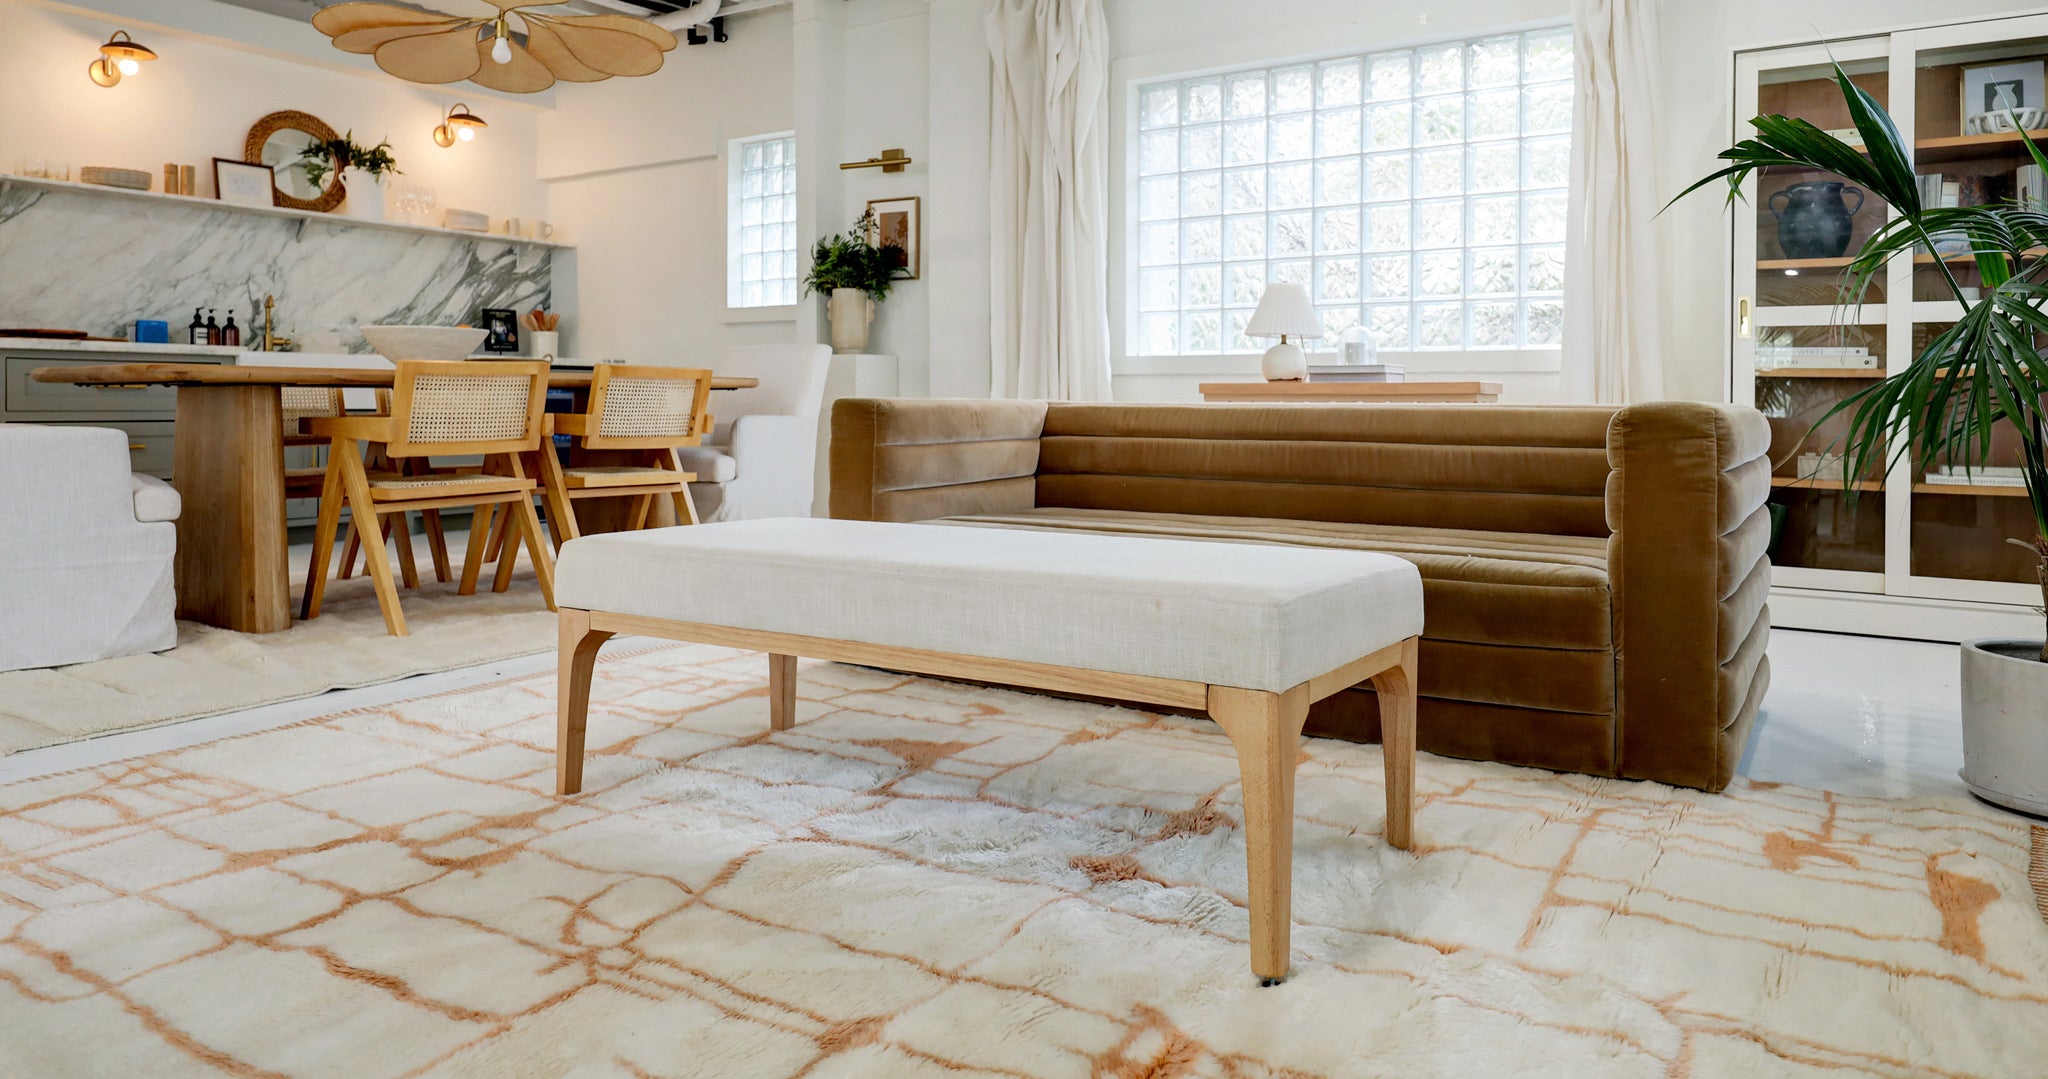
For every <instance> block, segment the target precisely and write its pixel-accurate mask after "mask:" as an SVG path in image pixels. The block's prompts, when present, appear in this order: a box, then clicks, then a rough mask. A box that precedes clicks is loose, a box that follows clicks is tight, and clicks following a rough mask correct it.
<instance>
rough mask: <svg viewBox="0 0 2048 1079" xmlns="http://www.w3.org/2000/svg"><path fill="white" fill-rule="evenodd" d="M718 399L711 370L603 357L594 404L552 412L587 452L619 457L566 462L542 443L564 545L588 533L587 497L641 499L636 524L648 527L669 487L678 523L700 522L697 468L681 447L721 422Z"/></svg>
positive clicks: (552, 513)
mask: <svg viewBox="0 0 2048 1079" xmlns="http://www.w3.org/2000/svg"><path fill="white" fill-rule="evenodd" d="M710 400H711V372H710V371H706V370H698V369H692V368H683V367H657V366H653V365H629V364H599V365H598V366H597V367H596V368H595V369H594V371H593V372H592V374H591V382H590V402H589V406H588V407H589V411H587V412H580V413H575V412H572V413H557V414H554V415H551V416H549V417H548V419H549V420H550V421H552V423H553V430H554V432H555V433H556V434H562V435H568V436H569V437H570V438H572V439H574V440H575V444H576V446H577V448H579V449H581V450H582V451H584V452H585V454H587V455H602V456H604V457H606V458H613V459H615V460H612V461H610V462H608V463H602V464H577V465H571V466H569V467H564V466H563V465H562V463H561V460H560V458H558V457H557V456H556V455H555V454H554V453H552V452H548V451H549V450H550V449H551V448H552V447H550V446H543V447H542V453H541V454H540V480H541V491H542V498H543V499H544V500H545V501H546V503H547V508H548V523H549V525H550V526H551V527H552V530H553V533H554V539H555V546H556V548H557V549H559V548H560V547H561V545H562V544H564V543H566V542H568V541H569V540H572V539H575V538H576V537H577V536H578V535H580V534H581V530H580V529H578V528H577V525H576V511H575V503H576V502H578V501H581V500H584V499H591V498H631V499H633V508H632V517H631V526H632V528H634V529H640V528H645V527H646V526H647V521H648V515H649V511H650V510H651V509H652V506H653V503H654V500H655V499H656V498H659V497H662V496H664V495H665V496H667V497H668V498H669V499H671V500H672V502H673V503H674V505H675V512H676V523H677V524H696V523H697V508H696V505H695V504H694V503H692V502H691V500H690V484H691V483H692V482H693V481H694V480H696V478H697V476H696V474H695V473H692V472H689V471H687V470H685V469H684V468H683V465H682V462H681V460H680V459H679V458H678V457H677V454H676V451H677V450H678V449H682V448H685V447H689V446H695V445H698V444H699V443H701V442H703V441H704V436H705V435H706V434H708V433H709V432H710V430H711V425H712V423H713V422H714V421H713V419H712V417H711V415H710V414H709V412H708V406H709V404H710Z"/></svg>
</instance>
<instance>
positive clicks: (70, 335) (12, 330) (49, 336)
mask: <svg viewBox="0 0 2048 1079" xmlns="http://www.w3.org/2000/svg"><path fill="white" fill-rule="evenodd" d="M0 337H40V338H44V339H46V340H50V341H83V340H85V337H86V334H85V331H84V330H38V329H30V328H25V327H14V326H0Z"/></svg>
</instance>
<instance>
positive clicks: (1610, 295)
mask: <svg viewBox="0 0 2048 1079" xmlns="http://www.w3.org/2000/svg"><path fill="white" fill-rule="evenodd" d="M1572 26H1573V30H1574V36H1575V37H1576V38H1577V51H1578V63H1577V72H1578V93H1577V95H1576V101H1575V104H1574V107H1573V110H1572V170H1571V185H1572V186H1571V210H1570V215H1569V218H1570V220H1569V230H1570V232H1569V237H1568V241H1567V247H1566V250H1565V286H1564V391H1565V399H1566V400H1570V401H1601V402H1610V403H1625V402H1628V401H1654V400H1657V399H1659V398H1661V397H1663V396H1664V368H1663V357H1662V355H1661V349H1660V345H1659V334H1660V332H1661V329H1660V320H1659V318H1658V310H1659V307H1658V305H1659V303H1660V297H1659V296H1658V282H1659V276H1660V275H1659V273H1658V269H1659V266H1660V263H1661V261H1662V254H1661V251H1660V246H1661V245H1660V244H1659V243H1658V240H1657V227H1658V222H1657V211H1658V210H1660V209H1662V208H1663V204H1662V202H1661V201H1659V198H1658V194H1659V191H1658V188H1657V183H1656V168H1655V165H1656V152H1657V143H1656V131H1655V126H1656V116H1657V104H1658V103H1657V70H1656V56H1657V18H1656V0H1573V3H1572Z"/></svg>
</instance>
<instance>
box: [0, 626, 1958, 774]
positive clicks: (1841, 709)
mask: <svg viewBox="0 0 2048 1079" xmlns="http://www.w3.org/2000/svg"><path fill="white" fill-rule="evenodd" d="M1770 654H1771V669H1772V682H1771V689H1770V693H1769V695H1768V696H1767V697H1766V699H1765V701H1764V714H1763V716H1762V718H1761V719H1760V720H1759V722H1758V723H1757V727H1756V731H1755V733H1754V734H1753V736H1752V737H1751V739H1750V745H1749V750H1748V752H1747V754H1746V755H1745V757H1744V760H1743V764H1742V772H1743V774H1745V775H1747V776H1749V777H1751V778H1752V779H1758V780H1765V781H1769V782H1776V783H1791V784H1796V785H1799V786H1804V787H1817V788H1823V789H1826V790H1832V791H1835V792H1837V793H1841V794H1852V795H1860V796H1869V797H1881V798H1908V797H1915V796H1919V795H1926V794H1934V793H1950V794H1964V793H1966V792H1965V790H1964V788H1963V785H1962V782H1961V781H1960V780H1959V779H1957V778H1956V770H1957V769H1958V768H1960V767H1962V761H1963V749H1962V735H1961V728H1960V725H1959V721H1958V719H1957V709H1958V699H1957V678H1958V671H1959V660H1958V653H1957V649H1956V646H1955V645H1952V644H1930V643H1926V642H1920V641H1897V640H1887V639H1883V638H1877V637H1851V636H1843V635H1838V634H1827V633H1804V632H1798V631H1793V630H1777V631H1775V632H1773V633H1772V635H1771V646H1770ZM553 664H554V657H553V656H552V655H540V656H529V657H526V658H524V659H516V660H508V661H505V662H502V663H491V664H485V665H483V666H480V667H472V668H467V669H465V670H460V671H451V672H447V673H444V674H431V675H421V676H419V677H417V678H408V679H406V680H404V681H401V682H393V683H389V684H386V685H382V686H372V687H369V688H366V689H355V690H342V691H337V692H333V693H328V694H326V695H324V696H320V697H313V698H309V699H307V700H302V701H291V702H288V703H285V704H277V705H269V706H266V707H262V708H254V709H250V710H248V711H245V712H235V713H231V714H228V715H223V716H214V717H212V718H209V719H199V720H191V721H188V722H184V723H174V724H170V725H168V726H164V727H157V728H154V729H151V730H144V731H133V732H130V733H127V734H117V735H110V736H107V737H104V738H95V739H92V740H90V741H85V742H78V743H73V744H71V745H66V746H53V747H51V748H49V749H39V750H32V751H30V752H26V753H17V754H15V755H13V756H11V757H6V758H0V782H6V781H10V780H15V779H24V778H28V777H30V776H35V775H46V774H49V773H52V772H61V771H67V770H69V769H73V768H82V767H90V766H93V765H97V764H104V763H107V762H109V761H115V760H121V759H123V758H127V757H133V756H138V755H141V754H145V753H154V752H157V751H160V750H164V749H172V748H176V747H179V746H185V745H192V744H195V743H198V742H205V741H211V740H213V739H216V738H222V737H226V736H228V735H233V734H240V733H244V732H246V731H252V730H262V729H265V728H269V727H276V726H281V725H283V724H286V723H295V722H298V721H300V720H304V719H310V718H313V717H316V716H322V715H327V714H329V713H332V712H338V711H342V710H344V709H349V708H359V707H366V706H373V705H377V704H383V703H388V702H390V701H395V700H403V699H406V698H410V697H417V696H423V695H426V694H431V693H442V692H447V691H449V690H453V689H460V688H462V687H464V686H468V685H476V684H481V683H484V682H490V681H496V680H498V679H500V678H505V677H509V676H514V675H523V674H529V673H536V674H537V673H541V672H544V671H548V670H551V669H552V668H553Z"/></svg>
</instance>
